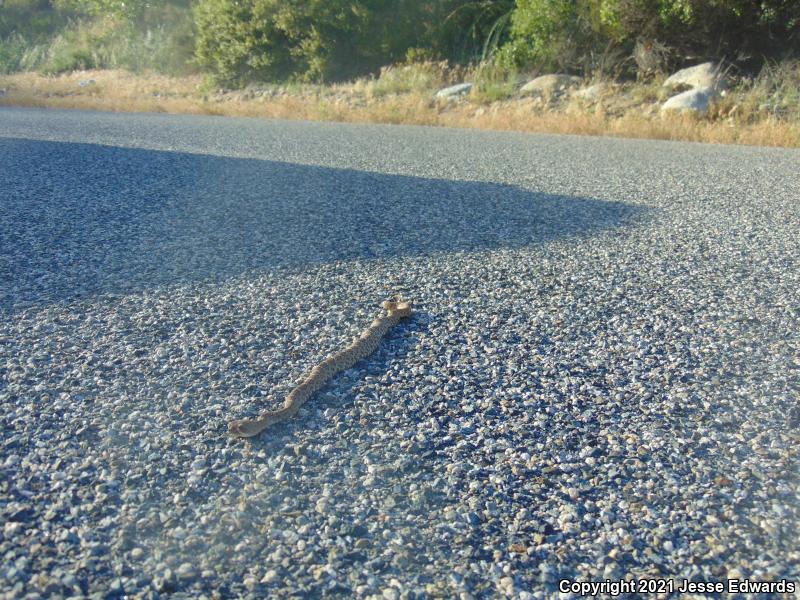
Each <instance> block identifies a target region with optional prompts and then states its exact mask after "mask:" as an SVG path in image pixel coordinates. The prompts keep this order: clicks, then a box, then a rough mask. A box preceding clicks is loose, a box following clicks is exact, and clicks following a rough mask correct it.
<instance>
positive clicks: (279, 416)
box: [228, 297, 413, 438]
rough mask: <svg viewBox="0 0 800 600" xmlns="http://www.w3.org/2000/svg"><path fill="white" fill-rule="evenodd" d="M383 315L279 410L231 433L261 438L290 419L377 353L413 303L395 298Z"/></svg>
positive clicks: (232, 427) (243, 422) (236, 425)
mask: <svg viewBox="0 0 800 600" xmlns="http://www.w3.org/2000/svg"><path fill="white" fill-rule="evenodd" d="M381 306H382V308H383V310H382V311H381V314H380V315H379V316H378V317H377V318H376V319H375V320H374V321H372V323H371V324H370V326H369V327H367V328H366V329H365V330H364V331H363V332H362V333H361V335H359V336H358V337H356V338H355V339H354V340H353V342H352V343H351V344H350V345H349V346H347V347H346V348H344V349H342V350H339V351H338V352H336V353H334V354H332V355H331V356H328V357H327V358H326V359H325V360H323V361H322V362H321V363H319V364H318V365H316V366H315V367H314V368H313V369H311V371H309V373H308V374H307V375H306V376H305V377H304V378H303V380H302V381H301V382H300V384H299V385H298V386H297V387H295V388H294V389H293V390H292V391H291V392H290V393H289V395H288V396H287V397H286V400H285V401H284V403H283V407H282V408H279V409H278V410H270V411H267V412H264V413H262V414H261V415H260V416H259V417H258V418H256V419H239V420H235V421H230V422H229V423H228V433H230V434H231V435H232V436H234V437H238V438H249V437H253V436H256V435H258V434H259V433H261V432H262V431H264V430H265V429H267V428H268V427H270V426H271V425H274V424H275V423H280V422H281V421H286V420H287V419H291V418H292V417H293V416H294V415H295V414H297V411H298V410H300V407H301V406H303V404H305V403H306V401H308V399H309V398H311V396H313V395H314V393H316V392H317V391H318V390H319V389H320V388H321V387H322V386H323V385H325V384H326V383H327V382H328V381H329V380H330V379H331V378H333V377H334V376H335V375H337V374H338V373H341V372H342V371H344V370H346V369H349V368H351V367H352V366H353V365H355V364H356V363H357V362H358V361H359V360H361V359H362V358H366V357H367V356H369V355H370V354H372V353H373V352H375V350H377V348H378V345H379V344H380V342H381V339H382V338H383V336H385V335H386V334H387V333H388V332H389V330H390V329H392V328H393V327H394V326H395V325H397V323H399V322H400V320H401V319H404V318H405V317H408V316H410V315H411V313H412V312H413V310H412V308H411V303H410V302H408V301H405V300H402V299H401V298H399V297H395V298H394V299H392V300H387V301H385V302H383V304H382V305H381Z"/></svg>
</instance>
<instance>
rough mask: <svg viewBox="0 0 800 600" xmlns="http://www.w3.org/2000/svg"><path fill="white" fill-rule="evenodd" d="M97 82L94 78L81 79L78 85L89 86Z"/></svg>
mask: <svg viewBox="0 0 800 600" xmlns="http://www.w3.org/2000/svg"><path fill="white" fill-rule="evenodd" d="M96 83H97V82H96V81H95V80H94V79H81V80H80V81H79V82H78V87H82V88H83V87H89V86H90V85H95V84H96Z"/></svg>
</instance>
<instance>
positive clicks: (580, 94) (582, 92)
mask: <svg viewBox="0 0 800 600" xmlns="http://www.w3.org/2000/svg"><path fill="white" fill-rule="evenodd" d="M610 87H611V86H610V85H609V84H608V83H606V82H604V81H601V82H600V83H595V84H594V85H590V86H589V87H585V88H581V89H579V90H575V91H574V92H573V93H572V95H573V96H574V97H576V98H581V99H582V100H597V99H598V98H599V97H600V96H601V95H602V94H603V92H605V91H606V90H608V89H609V88H610Z"/></svg>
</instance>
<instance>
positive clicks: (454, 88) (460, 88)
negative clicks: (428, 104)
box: [436, 83, 472, 98]
mask: <svg viewBox="0 0 800 600" xmlns="http://www.w3.org/2000/svg"><path fill="white" fill-rule="evenodd" d="M471 89H472V84H471V83H459V84H456V85H451V86H450V87H446V88H444V89H443V90H439V91H438V92H436V97H437V98H456V97H458V96H463V95H464V94H466V93H467V92H469V91H470V90H471Z"/></svg>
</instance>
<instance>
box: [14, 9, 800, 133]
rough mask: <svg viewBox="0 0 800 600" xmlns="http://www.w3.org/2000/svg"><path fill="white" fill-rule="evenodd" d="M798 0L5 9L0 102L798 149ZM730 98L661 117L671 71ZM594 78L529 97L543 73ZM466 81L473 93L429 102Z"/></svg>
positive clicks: (799, 78) (799, 40) (799, 26)
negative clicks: (704, 65)
mask: <svg viewBox="0 0 800 600" xmlns="http://www.w3.org/2000/svg"><path fill="white" fill-rule="evenodd" d="M799 58H800V3H794V2H784V1H783V0H763V1H762V2H759V3H754V2H749V1H746V0H577V1H573V0H516V1H513V0H497V1H492V0H472V1H465V0H437V1H433V0H395V1H393V2H387V1H385V0H325V1H324V2H323V1H312V2H308V1H305V0H281V1H278V0H162V1H161V2H146V1H145V0H127V1H123V0H5V1H4V3H3V4H2V5H0V103H2V104H14V105H35V106H59V107H75V108H99V109H106V110H148V111H167V112H191V113H200V114H220V115H244V116H264V117H281V118H304V119H326V120H342V121H360V122H383V123H386V122H388V123H416V124H426V125H443V126H461V127H480V128H492V129H502V130H522V131H551V132H558V133H583V134H591V135H624V136H632V137H654V138H665V139H686V140H696V141H711V142H726V143H750V144H766V145H780V146H793V147H798V146H800V91H799V90H800V61H799V60H798V59H799ZM707 60H713V61H715V62H717V63H719V64H721V65H722V69H723V71H724V73H725V76H726V79H727V80H728V81H729V85H728V89H726V90H725V91H724V93H723V94H720V95H719V96H718V97H716V98H715V100H714V102H713V103H712V104H711V105H710V107H709V108H708V110H707V111H706V112H705V113H703V114H702V115H699V116H698V115H685V114H684V115H680V114H676V115H672V114H670V115H664V114H661V113H660V112H659V111H658V109H657V107H658V103H661V102H663V101H664V100H665V99H666V98H667V97H668V96H669V95H670V93H673V92H670V91H669V90H667V89H666V88H664V87H663V86H662V85H661V84H662V83H663V81H664V79H665V78H666V76H667V75H668V74H669V73H670V72H673V71H674V70H676V69H678V68H680V67H683V66H689V65H692V64H697V63H700V62H704V61H707ZM545 73H562V74H570V75H574V76H577V77H579V78H580V79H581V87H583V88H586V87H589V86H591V85H592V84H597V83H601V84H604V85H602V86H599V87H598V88H597V89H598V90H601V91H599V92H597V93H595V94H593V95H592V96H591V97H587V96H578V95H576V94H574V93H573V92H574V90H572V91H566V90H565V91H564V92H563V93H558V94H543V95H537V96H531V95H526V94H523V93H521V92H520V88H521V87H522V86H523V84H525V83H526V82H527V81H530V80H531V79H532V78H534V77H535V76H537V75H541V74H545ZM462 82H470V83H472V84H473V85H472V88H471V89H470V90H469V92H468V94H466V95H464V96H460V97H458V98H451V99H436V98H435V94H436V92H437V91H438V90H441V89H442V88H443V87H447V86H449V85H453V84H457V83H462Z"/></svg>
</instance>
